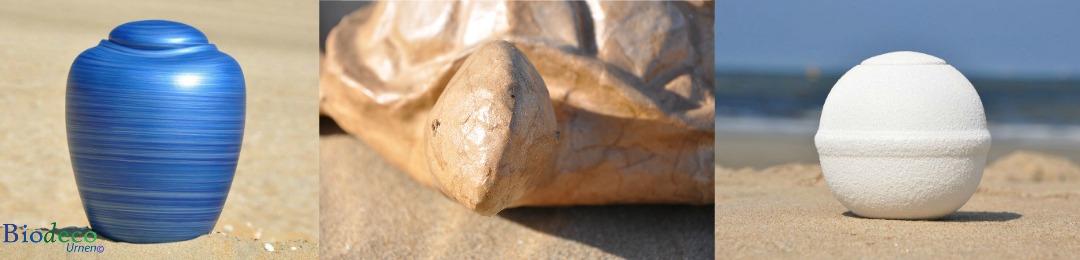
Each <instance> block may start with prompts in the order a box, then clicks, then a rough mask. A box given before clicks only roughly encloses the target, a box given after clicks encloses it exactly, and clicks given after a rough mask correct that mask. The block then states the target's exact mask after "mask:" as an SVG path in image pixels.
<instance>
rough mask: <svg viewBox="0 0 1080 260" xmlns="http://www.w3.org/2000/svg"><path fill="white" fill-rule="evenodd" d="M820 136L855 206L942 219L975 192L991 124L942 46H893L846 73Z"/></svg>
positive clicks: (843, 194)
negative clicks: (936, 51)
mask: <svg viewBox="0 0 1080 260" xmlns="http://www.w3.org/2000/svg"><path fill="white" fill-rule="evenodd" d="M814 142H815V145H816V146H817V149H818V155H819V156H820V158H821V168H822V171H823V172H824V177H825V182H826V183H827V184H828V185H829V189H830V190H831V191H832V193H833V195H835V196H836V198H837V200H839V201H840V203H841V204H843V205H844V206H845V207H847V208H848V209H849V210H851V212H852V213H855V214H856V215H859V216H863V217H869V218H886V219H934V218H940V217H944V216H947V215H949V214H950V213H952V212H954V211H956V210H957V209H959V208H960V207H961V206H963V205H964V203H966V202H967V201H968V199H969V198H971V195H972V194H974V193H975V190H976V189H977V188H978V186H979V180H980V178H981V177H982V172H983V167H984V165H985V163H986V153H987V151H988V150H989V149H990V132H989V131H987V128H986V116H985V114H984V113H983V106H982V101H981V100H980V99H979V94H978V93H977V92H976V91H975V87H974V86H972V85H971V82H969V81H968V80H967V78H966V77H964V75H962V74H960V72H959V71H957V70H956V69H955V68H953V66H950V65H948V64H946V63H945V61H944V60H941V59H939V58H937V57H934V56H930V55H926V54H922V53H917V52H893V53H887V54H883V55H879V56H875V57H872V58H869V59H867V60H865V61H863V62H862V64H860V65H858V66H855V67H854V68H852V69H851V70H850V71H848V72H847V73H846V74H844V76H843V77H841V78H840V80H839V81H837V82H836V85H835V86H834V87H833V88H832V90H831V91H830V92H829V96H828V98H826V100H825V106H824V107H823V108H822V111H821V125H820V126H819V128H818V132H817V135H816V136H815V140H814Z"/></svg>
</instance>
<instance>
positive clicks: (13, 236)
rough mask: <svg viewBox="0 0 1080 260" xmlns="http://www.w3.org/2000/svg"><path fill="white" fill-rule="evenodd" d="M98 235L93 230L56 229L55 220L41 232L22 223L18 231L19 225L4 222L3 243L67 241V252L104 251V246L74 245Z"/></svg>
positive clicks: (87, 241) (91, 241)
mask: <svg viewBox="0 0 1080 260" xmlns="http://www.w3.org/2000/svg"><path fill="white" fill-rule="evenodd" d="M97 239H98V235H97V233H96V232H94V231H93V230H89V229H87V230H77V231H72V232H68V231H67V230H63V229H57V228H56V222H53V223H52V229H50V230H48V231H45V232H42V230H33V231H29V232H27V230H26V225H22V232H19V226H18V225H15V224H4V243H40V242H45V243H56V242H60V243H67V246H66V247H65V249H66V250H67V251H68V252H78V253H83V252H85V253H92V252H96V253H99V254H100V253H104V252H105V246H100V245H98V246H95V245H76V244H78V243H93V242H95V241H97Z"/></svg>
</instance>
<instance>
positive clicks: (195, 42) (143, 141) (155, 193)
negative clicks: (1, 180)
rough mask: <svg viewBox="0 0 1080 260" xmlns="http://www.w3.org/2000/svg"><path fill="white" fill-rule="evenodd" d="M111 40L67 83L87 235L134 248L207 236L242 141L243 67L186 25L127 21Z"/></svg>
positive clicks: (79, 61)
mask: <svg viewBox="0 0 1080 260" xmlns="http://www.w3.org/2000/svg"><path fill="white" fill-rule="evenodd" d="M109 38H110V39H109V40H103V41H101V43H100V44H99V45H98V46H97V47H94V48H91V49H88V50H86V51H85V52H83V53H82V54H80V55H79V57H78V58H76V59H75V62H74V63H73V64H72V66H71V71H70V74H69V76H68V88H67V110H66V113H67V132H68V146H69V148H70V151H71V161H72V166H73V168H74V170H75V179H76V182H77V184H78V186H79V196H80V197H81V198H82V202H83V206H84V208H85V210H86V215H87V218H88V219H89V221H90V226H91V228H92V229H93V230H94V231H95V232H97V233H98V234H99V235H101V236H104V237H108V238H110V239H113V240H116V241H122V242H131V243H162V242H173V241H182V240H188V239H192V238H195V237H198V236H200V235H203V234H207V233H210V232H211V231H212V230H213V228H214V225H215V224H216V223H217V219H218V216H219V215H220V214H221V209H222V207H223V206H224V204H225V199H226V197H227V196H228V193H229V187H230V186H231V185H232V180H233V174H234V172H235V170H236V163H237V159H238V158H239V155H240V146H241V142H242V141H243V133H244V113H245V111H244V110H245V87H244V77H243V73H242V72H241V70H240V65H239V64H237V62H236V61H235V60H234V59H233V58H232V57H230V56H229V55H227V54H225V53H222V52H219V51H218V50H217V48H216V47H215V46H214V45H212V44H209V43H208V42H207V40H206V37H205V36H204V35H203V34H202V33H201V32H199V31H198V30H197V29H195V28H193V27H191V26H188V25H185V24H181V23H176V22H170V21H161V20H151V21H137V22H131V23H127V24H123V25H120V26H118V27H116V29H114V30H113V31H112V33H110V36H109ZM177 39H179V40H177Z"/></svg>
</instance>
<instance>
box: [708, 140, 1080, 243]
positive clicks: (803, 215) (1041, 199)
mask: <svg viewBox="0 0 1080 260" xmlns="http://www.w3.org/2000/svg"><path fill="white" fill-rule="evenodd" d="M716 180H717V182H716V205H715V207H716V218H715V232H716V252H717V255H716V256H717V258H721V257H723V258H792V257H800V258H804V257H809V258H874V259H880V258H907V259H911V258H914V259H936V258H995V259H997V258H1002V259H1076V258H1078V257H1080V225H1078V224H1077V223H1078V222H1077V220H1078V219H1080V218H1078V217H1080V166H1078V165H1077V164H1076V163H1075V162H1072V161H1070V160H1068V159H1067V158H1065V157H1061V156H1056V155H1050V154H1043V153H1036V152H1027V151H1020V152H1014V153H1011V154H1008V155H1004V156H1002V157H1000V158H999V159H997V160H996V161H993V162H991V163H990V164H988V165H987V169H986V171H985V173H984V176H983V180H982V182H981V184H980V186H979V190H978V192H977V193H976V194H975V195H974V196H972V198H971V200H970V201H968V203H967V204H966V205H964V207H962V208H961V209H960V210H959V211H958V212H956V213H953V214H952V215H950V216H948V217H945V218H944V219H940V220H935V221H902V220H880V219H865V218H860V217H858V216H855V215H853V214H851V213H850V212H849V211H848V210H847V209H845V208H844V207H843V205H841V204H840V203H839V202H838V201H836V199H835V198H833V196H832V194H831V193H830V192H829V189H828V187H827V186H826V185H825V182H824V180H823V179H822V178H821V167H820V166H818V165H817V164H787V165H781V166H774V167H768V168H764V169H760V170H755V169H751V168H744V169H729V168H723V167H720V166H718V167H717V176H716ZM721 252H722V253H721Z"/></svg>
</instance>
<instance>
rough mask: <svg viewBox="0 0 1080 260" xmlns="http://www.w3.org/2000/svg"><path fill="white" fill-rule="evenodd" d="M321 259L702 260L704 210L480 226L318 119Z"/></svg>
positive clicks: (548, 216) (584, 213)
mask: <svg viewBox="0 0 1080 260" xmlns="http://www.w3.org/2000/svg"><path fill="white" fill-rule="evenodd" d="M320 131H321V143H322V146H321V148H320V149H321V154H322V158H321V164H322V179H321V181H322V186H323V188H322V190H321V193H322V196H321V201H320V203H319V204H320V207H321V209H322V213H321V214H320V217H321V218H322V224H323V225H322V231H321V233H320V234H321V236H322V239H320V241H322V243H321V244H320V245H321V247H322V250H321V253H322V255H321V257H325V258H330V259H337V258H392V259H402V258H404V259H410V258H448V259H458V258H479V259H502V258H511V259H520V258H554V259H559V258H579V259H607V258H631V259H633V258H674V259H683V258H688V259H701V258H708V257H710V256H712V255H713V254H714V252H713V246H712V243H713V240H712V236H713V231H712V222H710V219H712V218H713V210H712V207H711V206H697V207H694V206H677V205H621V206H591V207H553V208H538V207H527V208H514V209H508V210H505V211H503V212H501V213H499V214H497V215H495V216H491V217H484V216H481V215H478V214H476V213H473V212H472V211H469V210H468V209H466V208H465V207H463V206H461V205H459V204H457V203H455V202H454V201H452V200H450V199H448V198H446V197H444V196H443V195H442V194H441V193H439V192H438V191H435V190H432V189H430V188H426V187H423V186H421V185H420V184H419V183H417V182H416V181H414V180H412V179H411V178H409V176H408V175H406V174H404V173H402V172H400V171H398V170H397V169H396V168H394V167H393V166H392V165H390V163H389V162H387V161H386V160H384V159H383V158H382V157H381V156H379V155H378V154H377V153H375V151H374V150H372V149H371V148H370V147H368V146H367V145H366V144H364V143H363V142H361V141H360V140H358V139H356V138H355V137H352V136H350V135H347V134H345V133H344V132H342V131H341V130H340V128H338V127H337V126H336V125H335V124H334V123H333V121H332V120H330V119H324V120H323V122H322V127H321V129H320Z"/></svg>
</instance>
